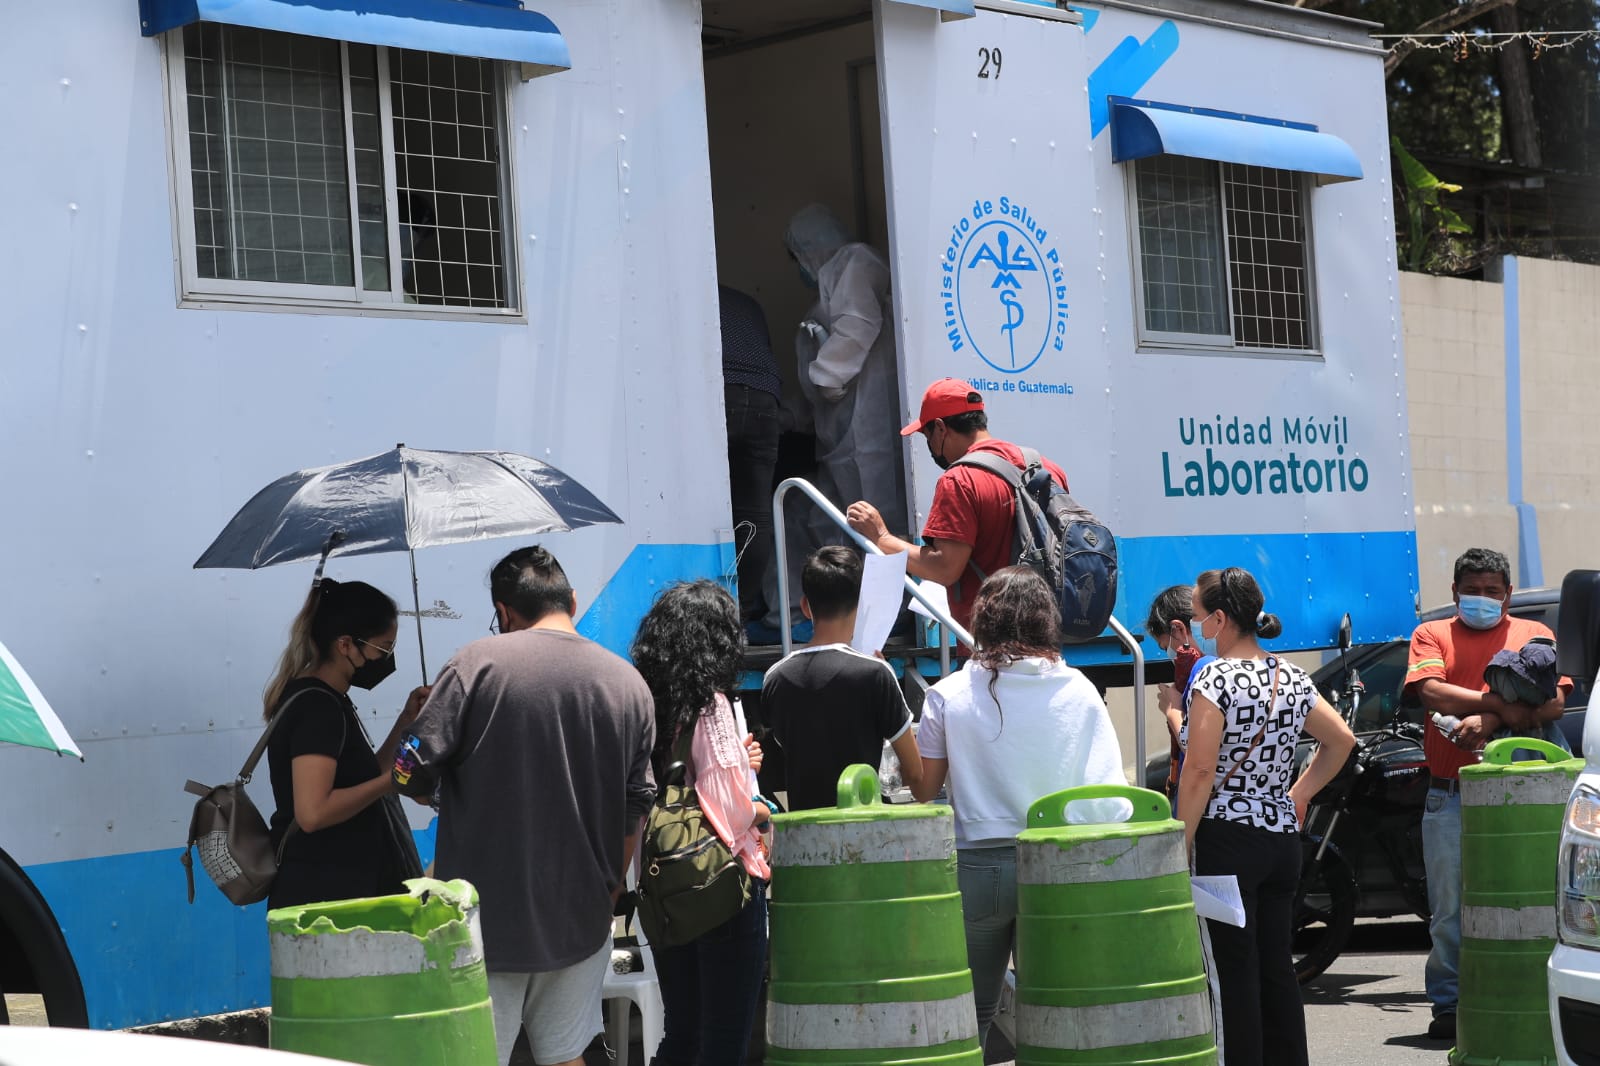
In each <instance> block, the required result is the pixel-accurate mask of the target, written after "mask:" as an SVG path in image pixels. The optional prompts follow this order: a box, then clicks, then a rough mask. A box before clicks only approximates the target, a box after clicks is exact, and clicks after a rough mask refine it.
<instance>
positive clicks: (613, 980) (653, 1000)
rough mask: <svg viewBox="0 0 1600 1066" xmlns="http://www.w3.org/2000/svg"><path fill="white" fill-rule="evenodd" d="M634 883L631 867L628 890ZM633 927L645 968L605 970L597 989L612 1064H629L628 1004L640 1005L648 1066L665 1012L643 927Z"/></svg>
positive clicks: (655, 1046)
mask: <svg viewBox="0 0 1600 1066" xmlns="http://www.w3.org/2000/svg"><path fill="white" fill-rule="evenodd" d="M635 883H636V882H635V879H634V875H633V871H632V869H630V870H629V871H628V889H629V890H630V891H632V889H633V888H634V886H635ZM634 929H635V930H636V931H637V932H638V934H639V954H640V956H641V958H642V960H643V963H644V969H642V970H640V971H639V972H638V973H617V972H616V971H615V970H610V969H608V970H607V971H606V980H605V984H604V986H603V987H602V989H601V992H600V998H601V1000H602V1001H604V1002H605V1003H606V1004H607V1008H606V1043H608V1044H610V1045H611V1050H612V1051H613V1052H615V1054H616V1063H615V1066H628V1038H629V1035H630V1034H629V1032H628V1028H629V1024H628V1023H629V1020H630V1019H629V1015H628V1007H629V1005H630V1004H632V1005H635V1006H637V1007H638V1008H639V1025H640V1028H641V1029H643V1030H644V1031H643V1033H642V1034H641V1036H642V1040H641V1044H642V1046H643V1050H644V1063H643V1066H650V1060H651V1059H653V1058H655V1054H656V1048H658V1047H660V1046H661V1034H662V1033H663V1032H664V1031H665V1024H666V1023H665V1017H666V1012H665V1010H664V1009H663V1008H662V1006H661V985H660V983H659V982H658V981H657V980H656V960H655V956H653V955H652V954H651V953H650V945H649V944H648V943H647V942H646V941H645V937H644V928H643V927H642V926H641V925H640V924H639V923H638V921H635V922H634Z"/></svg>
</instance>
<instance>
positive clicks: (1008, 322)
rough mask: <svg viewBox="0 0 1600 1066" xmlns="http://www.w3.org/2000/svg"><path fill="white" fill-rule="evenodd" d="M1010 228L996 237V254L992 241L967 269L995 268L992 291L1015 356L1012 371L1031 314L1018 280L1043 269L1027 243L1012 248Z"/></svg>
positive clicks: (979, 252) (1008, 343) (978, 253)
mask: <svg viewBox="0 0 1600 1066" xmlns="http://www.w3.org/2000/svg"><path fill="white" fill-rule="evenodd" d="M1009 230H1010V227H1005V226H1003V227H1001V228H1000V231H999V232H998V233H997V234H995V239H994V243H995V245H996V246H997V247H998V248H999V251H998V252H997V251H995V249H994V248H992V247H990V245H989V242H988V241H984V242H983V244H982V245H981V246H980V247H979V248H978V250H977V251H976V252H975V253H973V256H972V260H971V262H969V263H967V269H968V270H971V269H972V268H974V267H976V266H977V265H978V264H979V263H985V262H987V263H993V264H994V281H993V282H991V283H990V285H989V288H990V289H991V290H993V291H994V292H995V297H996V299H998V300H999V301H1000V310H1001V313H1002V314H1003V315H1004V316H1005V317H1004V318H1003V319H1002V320H1000V323H999V325H1000V332H1001V333H1003V334H1004V335H1005V341H1006V347H1007V349H1008V351H1009V352H1010V355H1011V367H1012V369H1016V366H1017V330H1018V329H1019V328H1020V327H1021V326H1022V324H1023V323H1024V322H1026V321H1027V319H1028V310H1027V308H1026V307H1025V306H1024V305H1023V303H1022V282H1021V281H1020V280H1019V279H1018V278H1017V272H1018V271H1030V270H1031V271H1035V272H1037V271H1038V269H1039V261H1038V260H1037V259H1035V258H1033V257H1032V256H1030V255H1029V254H1028V247H1027V244H1026V242H1023V241H1018V242H1017V243H1016V244H1015V245H1013V244H1012V240H1011V237H1012V234H1011V232H1010V231H1009Z"/></svg>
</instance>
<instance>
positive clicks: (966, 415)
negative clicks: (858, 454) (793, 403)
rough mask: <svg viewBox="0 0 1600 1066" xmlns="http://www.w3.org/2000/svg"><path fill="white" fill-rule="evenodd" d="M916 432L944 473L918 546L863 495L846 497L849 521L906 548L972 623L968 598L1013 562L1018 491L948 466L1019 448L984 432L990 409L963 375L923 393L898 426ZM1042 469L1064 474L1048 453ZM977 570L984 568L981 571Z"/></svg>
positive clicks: (1018, 459)
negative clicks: (910, 416)
mask: <svg viewBox="0 0 1600 1066" xmlns="http://www.w3.org/2000/svg"><path fill="white" fill-rule="evenodd" d="M918 432H920V433H921V434H922V435H923V437H925V438H926V439H927V441H928V452H929V454H931V455H932V456H933V461H934V462H935V463H937V464H939V469H941V470H943V471H944V473H943V474H941V475H940V476H939V481H938V483H937V484H936V485H935V486H934V489H933V507H932V508H931V509H929V511H928V520H927V521H926V522H925V523H923V526H922V539H923V541H924V543H923V545H922V546H921V547H918V546H917V545H915V544H911V543H910V542H908V541H906V540H903V539H902V538H900V537H898V536H895V535H894V534H893V533H891V532H889V527H888V526H887V525H886V524H885V523H884V521H883V516H882V515H880V514H879V513H878V509H877V508H876V507H874V506H873V505H872V504H871V503H870V502H868V501H866V500H858V501H857V502H855V503H852V504H851V505H850V509H849V512H848V514H847V517H848V518H849V519H850V528H852V529H854V530H855V531H856V532H857V533H860V534H861V535H862V536H863V537H866V538H867V539H868V540H870V541H871V542H872V543H873V544H875V545H877V546H878V548H879V549H881V550H882V551H884V552H886V553H888V554H890V555H893V554H894V553H895V552H906V553H908V555H909V558H908V559H907V561H906V569H907V570H908V571H910V572H911V573H912V574H914V575H915V576H917V577H920V578H926V579H928V580H930V581H937V582H938V583H939V584H941V585H944V586H946V588H947V589H948V590H949V593H950V613H951V615H952V616H953V617H954V618H955V620H956V621H957V622H959V623H960V624H961V625H962V626H964V627H966V628H968V629H970V628H971V624H972V601H973V598H974V597H975V596H977V594H978V586H979V585H981V584H982V583H983V577H982V576H981V575H982V574H992V573H994V572H995V571H996V570H999V569H1001V568H1002V567H1007V566H1010V565H1011V563H1012V557H1011V554H1012V549H1013V546H1014V545H1013V538H1014V537H1015V535H1016V528H1017V526H1016V496H1015V494H1014V493H1013V492H1012V490H1011V486H1010V485H1009V484H1007V483H1006V482H1005V481H1004V480H1003V479H1001V478H1000V477H998V476H996V475H995V474H992V473H990V472H989V471H987V470H983V469H981V468H979V467H975V466H953V465H951V464H953V463H954V462H955V461H956V460H957V459H960V458H961V457H962V456H963V455H966V454H967V453H968V452H993V453H994V454H996V455H999V456H1001V457H1003V458H1004V459H1005V460H1006V461H1007V462H1009V463H1012V464H1014V465H1016V466H1017V467H1019V468H1020V467H1021V466H1022V465H1023V459H1022V449H1021V448H1019V447H1017V446H1016V445H1015V444H1010V443H1008V442H1006V441H1003V440H998V439H996V438H994V437H991V436H990V435H989V416H988V415H987V414H985V413H984V410H983V396H982V395H981V394H980V393H977V392H974V391H973V388H972V386H971V385H969V384H967V383H966V382H965V381H962V380H961V379H960V378H942V379H940V380H939V381H935V382H934V383H933V384H932V385H929V386H928V391H926V392H924V393H923V394H922V410H921V413H920V414H919V415H918V416H917V420H916V421H915V422H912V423H911V424H910V425H908V426H906V427H905V428H904V429H902V430H901V431H900V435H901V436H903V437H909V436H910V435H911V434H913V433H918ZM1044 466H1045V469H1047V470H1049V471H1050V476H1051V477H1053V478H1055V479H1056V481H1057V483H1058V484H1060V486H1061V487H1062V489H1063V490H1064V489H1066V487H1067V475H1066V474H1064V473H1063V472H1062V470H1061V468H1060V467H1059V466H1057V465H1056V464H1055V463H1052V462H1051V461H1050V460H1048V459H1046V460H1044ZM980 571H981V574H980Z"/></svg>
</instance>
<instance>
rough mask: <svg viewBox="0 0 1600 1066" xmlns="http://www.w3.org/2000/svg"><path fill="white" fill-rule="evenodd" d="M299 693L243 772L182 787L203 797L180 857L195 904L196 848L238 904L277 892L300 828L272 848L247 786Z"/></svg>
mask: <svg viewBox="0 0 1600 1066" xmlns="http://www.w3.org/2000/svg"><path fill="white" fill-rule="evenodd" d="M315 691H318V690H317V689H313V688H308V689H303V690H301V691H300V692H297V693H295V694H294V695H293V696H291V697H290V698H289V699H288V700H286V701H284V704H283V706H282V707H279V708H278V711H277V713H276V714H274V715H273V716H272V720H271V721H269V722H268V723H267V728H266V730H265V731H264V732H263V733H262V734H261V739H260V740H258V741H256V746H255V747H254V748H251V749H250V755H249V757H248V758H246V759H245V761H244V766H242V767H241V768H240V769H239V776H238V777H236V778H234V780H233V781H231V782H230V783H228V784H226V785H215V786H211V785H202V784H200V782H198V781H188V782H186V783H185V784H184V786H183V790H184V791H185V792H189V793H192V794H194V795H196V796H199V797H200V798H199V799H198V800H197V801H196V802H195V805H194V813H193V814H192V815H190V816H189V843H188V844H187V845H186V846H185V847H184V849H183V855H182V857H181V861H182V863H183V872H184V876H185V878H187V880H188V883H189V902H190V903H193V902H194V859H193V857H192V856H191V854H190V853H191V852H193V851H196V850H198V851H199V854H200V866H201V868H202V869H204V870H205V872H206V876H207V877H209V878H211V881H212V883H213V884H215V885H216V886H217V888H219V889H221V890H222V894H223V895H224V896H227V897H228V900H229V901H230V902H232V903H234V904H236V905H237V906H240V907H243V906H247V905H248V904H251V903H257V902H260V901H261V900H264V899H266V898H267V894H268V893H269V892H271V891H272V881H273V878H275V877H277V876H278V864H279V863H280V862H281V861H282V860H283V846H284V845H285V844H287V843H288V842H289V838H290V837H291V836H293V835H294V833H295V830H296V829H297V828H298V826H296V825H295V823H294V822H292V821H291V822H290V823H289V828H288V830H287V831H286V832H285V833H284V834H283V840H282V841H281V842H279V844H278V847H277V850H276V851H274V850H273V847H272V834H271V832H270V831H269V830H268V829H267V823H266V821H265V820H264V819H263V818H262V817H261V812H260V811H258V810H256V805H255V804H254V803H252V802H251V801H250V797H249V795H247V794H246V793H245V790H244V787H245V786H246V785H248V784H249V783H250V775H251V774H252V773H254V772H255V768H256V764H257V763H258V762H260V761H261V756H262V755H263V754H264V753H265V752H266V750H267V741H268V740H269V739H271V737H272V731H273V730H274V729H276V728H277V726H278V723H279V722H280V721H282V720H283V715H284V712H285V711H287V710H288V709H289V707H290V705H291V704H293V703H294V701H295V700H297V699H299V698H300V697H301V696H303V695H305V694H306V693H307V692H315Z"/></svg>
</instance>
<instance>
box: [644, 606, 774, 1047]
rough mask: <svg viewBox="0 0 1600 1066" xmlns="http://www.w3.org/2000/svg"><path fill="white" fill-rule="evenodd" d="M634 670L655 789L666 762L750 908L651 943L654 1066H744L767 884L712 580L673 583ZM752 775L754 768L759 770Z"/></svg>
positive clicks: (736, 664) (733, 654)
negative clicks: (651, 713) (735, 873)
mask: <svg viewBox="0 0 1600 1066" xmlns="http://www.w3.org/2000/svg"><path fill="white" fill-rule="evenodd" d="M632 657H633V665H634V667H635V668H637V669H638V671H639V673H640V674H641V675H643V677H644V680H645V683H646V684H647V685H649V686H650V694H651V695H652V696H653V697H654V699H655V704H656V746H655V751H654V753H653V755H652V762H653V763H654V768H655V774H656V780H657V781H658V782H664V780H665V771H666V768H667V767H668V766H670V765H671V764H672V763H675V762H681V763H683V764H684V765H685V767H686V770H687V777H686V782H685V783H687V784H689V785H691V786H693V788H694V790H695V793H696V795H697V797H698V799H699V803H700V808H701V809H702V810H703V811H704V812H705V815H706V818H707V820H708V821H710V822H711V825H712V828H714V829H715V830H716V832H717V836H719V837H721V838H722V842H723V843H724V844H726V845H728V848H729V850H731V851H732V852H733V854H734V856H735V857H736V858H738V859H739V861H740V862H741V863H742V864H743V865H744V868H745V872H746V873H747V874H749V876H750V902H749V903H747V904H746V905H745V907H744V909H743V910H741V911H740V912H739V913H738V914H736V915H734V916H733V917H732V918H730V919H729V920H728V921H726V922H724V923H723V924H722V925H720V926H718V927H717V928H715V929H713V930H711V931H710V932H708V933H705V934H703V935H702V936H700V937H699V938H698V939H696V940H693V941H691V942H690V943H688V944H682V945H678V946H675V947H666V946H663V945H659V944H658V945H656V946H655V948H654V951H655V960H656V969H657V971H658V977H659V980H660V984H661V1003H662V1007H663V1008H664V1011H665V1014H666V1018H665V1032H664V1034H663V1036H662V1040H661V1046H660V1047H659V1048H658V1049H657V1051H656V1056H655V1059H654V1060H653V1066H742V1064H743V1063H744V1060H745V1054H746V1052H747V1051H748V1049H749V1046H750V1030H751V1027H752V1026H753V1025H754V1023H755V1016H756V1005H757V1001H758V999H759V997H760V994H761V975H762V972H763V970H764V968H765V966H766V959H767V891H766V889H767V882H768V881H770V880H772V871H771V869H770V868H769V867H768V866H767V862H766V859H765V858H764V857H763V856H762V853H761V846H760V827H761V826H764V825H766V823H767V821H768V819H769V818H770V817H771V813H772V812H771V809H770V808H769V807H768V805H767V804H766V803H765V802H764V801H762V800H759V799H757V798H755V796H756V793H755V786H754V772H753V770H752V762H751V760H752V756H753V755H754V756H756V757H759V752H760V749H759V747H757V746H756V745H754V743H753V742H751V741H750V740H749V738H748V737H747V735H746V734H745V732H744V729H743V727H742V725H741V723H740V722H739V720H738V718H737V716H736V715H735V712H734V706H733V694H734V693H735V692H736V691H738V685H739V672H740V671H741V670H742V669H743V666H744V627H743V625H741V624H740V620H739V605H738V604H737V603H735V602H734V599H733V597H732V596H730V595H728V593H727V592H726V591H725V590H724V589H723V588H722V587H721V586H720V585H717V584H716V583H715V582H711V581H693V582H688V583H685V584H679V585H674V586H672V587H671V588H669V589H667V591H665V592H663V593H662V594H661V597H660V598H659V599H657V600H656V602H655V606H653V607H651V608H650V613H649V614H647V615H645V617H644V621H642V622H641V623H639V632H638V634H637V635H636V636H635V637H634V640H633V649H632ZM757 767H759V763H757Z"/></svg>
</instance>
